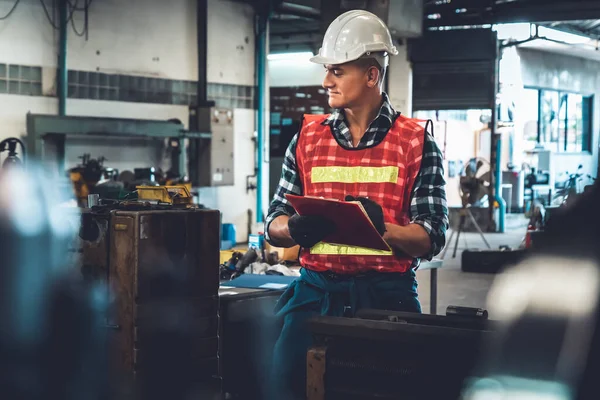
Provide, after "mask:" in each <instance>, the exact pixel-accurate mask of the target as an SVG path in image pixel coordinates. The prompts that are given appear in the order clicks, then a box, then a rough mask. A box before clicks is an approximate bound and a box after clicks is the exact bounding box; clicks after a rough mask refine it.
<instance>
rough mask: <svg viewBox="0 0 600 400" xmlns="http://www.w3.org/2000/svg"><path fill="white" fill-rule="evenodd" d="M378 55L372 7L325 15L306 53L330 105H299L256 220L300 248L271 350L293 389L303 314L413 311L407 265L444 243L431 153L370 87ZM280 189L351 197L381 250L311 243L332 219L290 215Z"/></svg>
mask: <svg viewBox="0 0 600 400" xmlns="http://www.w3.org/2000/svg"><path fill="white" fill-rule="evenodd" d="M389 54H392V55H396V54H398V51H397V50H396V47H395V46H394V45H393V43H392V38H391V35H390V32H389V30H388V28H387V27H386V25H385V24H384V23H383V21H381V20H380V19H379V18H378V17H377V16H375V15H374V14H371V13H369V12H366V11H361V10H357V11H349V12H347V13H344V14H342V15H341V16H339V17H338V18H337V19H336V20H335V21H333V22H332V23H331V25H330V26H329V28H328V30H327V32H326V34H325V38H324V40H323V46H322V48H321V49H320V51H319V54H318V55H317V56H315V57H313V58H312V59H311V61H313V62H315V63H318V64H323V65H324V67H325V79H324V81H323V87H324V88H325V89H327V91H328V94H329V105H330V106H331V107H332V108H333V109H334V111H333V113H332V114H331V115H329V116H325V115H307V116H305V119H304V121H303V123H302V126H301V128H300V132H299V134H298V135H296V136H295V137H294V138H293V139H292V141H291V143H290V145H289V147H288V149H287V152H286V156H285V161H284V164H283V171H282V177H281V181H280V183H279V188H278V189H277V191H276V194H275V197H274V199H273V202H272V203H271V206H270V208H269V212H268V216H267V219H266V221H265V232H266V239H267V240H268V241H269V242H270V243H271V244H273V245H275V246H282V247H291V246H294V245H296V244H298V245H300V246H301V247H302V249H301V253H300V263H301V264H302V266H303V269H302V271H301V277H300V278H298V279H297V280H296V281H295V282H293V283H292V285H290V287H289V288H288V290H286V292H285V293H284V295H283V296H282V298H281V299H280V300H279V302H278V306H277V311H278V315H280V316H282V317H283V318H284V327H283V330H282V332H281V336H280V338H279V340H278V342H277V345H276V347H275V356H274V372H275V376H274V381H275V382H276V383H277V384H278V385H279V386H280V389H291V390H292V391H293V392H294V393H295V394H296V395H298V397H302V393H303V391H304V386H305V381H306V378H305V377H306V366H305V365H306V351H307V349H308V347H309V346H310V343H311V340H312V338H311V335H310V333H309V331H308V329H307V328H306V321H307V319H309V318H310V317H312V316H314V315H318V314H322V315H333V316H342V315H347V316H352V315H354V313H355V312H356V310H357V309H359V308H378V309H388V310H399V311H413V312H420V311H421V307H420V304H419V301H418V299H417V282H416V279H415V272H414V270H415V268H416V267H418V265H419V259H420V258H426V259H431V258H432V257H433V256H434V255H436V254H438V253H439V252H440V251H441V249H442V248H443V246H444V244H445V232H446V229H447V225H448V217H447V212H448V211H447V207H446V199H445V197H446V195H445V190H444V184H445V182H444V178H443V170H442V157H441V154H440V151H439V149H438V147H437V146H436V144H435V142H434V140H433V137H432V136H431V135H429V134H427V133H426V132H425V129H424V128H423V127H422V126H421V125H420V124H419V122H420V121H416V120H412V119H410V118H407V117H404V116H402V115H399V113H396V112H395V111H394V109H393V108H392V106H391V104H390V101H389V98H388V96H387V95H386V94H385V93H383V92H382V85H383V79H384V75H385V70H386V67H387V65H388V55H389ZM285 194H295V195H309V196H319V197H326V198H335V199H338V200H357V201H360V202H361V203H362V204H363V206H364V208H365V210H366V211H367V214H368V215H369V217H370V219H371V221H372V222H373V224H374V225H375V227H376V228H377V229H378V230H379V232H380V233H381V234H382V235H383V238H384V239H385V240H386V241H387V243H388V244H389V245H390V247H391V248H392V249H393V251H392V252H385V251H383V252H382V251H380V250H374V249H365V248H358V247H352V246H341V245H334V244H330V243H323V242H321V241H322V240H323V239H325V238H326V236H327V235H329V234H331V233H332V232H333V231H334V230H335V226H334V225H333V223H332V222H331V221H329V220H328V219H326V218H320V217H315V216H299V215H297V214H295V212H294V209H293V208H292V207H291V206H290V204H289V203H288V202H287V201H286V199H285ZM277 398H279V399H287V398H292V397H291V395H290V394H289V393H279V394H278V395H277Z"/></svg>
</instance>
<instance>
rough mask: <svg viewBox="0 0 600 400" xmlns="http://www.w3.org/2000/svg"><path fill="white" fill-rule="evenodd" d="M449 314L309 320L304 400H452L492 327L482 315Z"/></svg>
mask: <svg viewBox="0 0 600 400" xmlns="http://www.w3.org/2000/svg"><path fill="white" fill-rule="evenodd" d="M454 309H456V308H454ZM448 311H451V310H450V307H449V310H448ZM448 311H447V314H448V315H447V316H439V315H426V314H415V313H406V312H397V311H385V310H366V309H365V310H360V311H359V312H358V313H357V317H356V318H341V317H316V318H315V319H313V320H311V321H310V322H309V327H310V330H311V332H312V333H313V336H314V345H313V346H312V347H311V348H310V349H309V351H308V355H307V388H306V393H307V398H308V399H309V400H325V399H327V400H334V399H336V400H337V399H340V400H341V399H343V400H354V399H361V400H365V399H390V400H391V399H413V400H420V399H423V400H431V399H437V400H455V399H457V397H458V395H459V394H460V390H461V385H462V381H463V379H465V378H466V377H467V376H468V375H469V373H470V372H471V369H472V368H473V366H474V365H475V364H476V361H477V356H478V350H479V348H478V347H479V343H480V342H481V341H482V340H484V339H485V338H486V337H487V336H489V334H490V333H491V332H492V331H493V330H494V326H495V323H494V322H491V321H487V314H486V313H485V312H484V311H485V310H477V311H476V312H474V313H471V314H472V315H473V316H472V317H466V316H464V315H463V316H455V315H452V316H450V313H449V312H448Z"/></svg>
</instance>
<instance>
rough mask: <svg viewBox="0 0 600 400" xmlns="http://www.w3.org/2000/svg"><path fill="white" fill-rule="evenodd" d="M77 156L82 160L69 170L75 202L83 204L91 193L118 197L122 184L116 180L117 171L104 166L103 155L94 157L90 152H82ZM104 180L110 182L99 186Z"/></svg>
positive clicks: (121, 190) (104, 159)
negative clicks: (81, 154) (82, 153)
mask: <svg viewBox="0 0 600 400" xmlns="http://www.w3.org/2000/svg"><path fill="white" fill-rule="evenodd" d="M79 158H80V159H81V160H82V161H81V164H79V165H78V166H76V167H74V168H71V169H70V170H69V178H70V179H71V183H72V184H73V190H74V192H75V197H76V198H77V203H78V204H79V205H80V206H85V205H86V204H87V203H86V201H87V197H88V195H89V194H91V193H99V194H102V195H103V196H102V197H111V198H114V197H116V198H119V195H120V194H121V192H123V185H122V184H119V183H117V182H116V178H117V175H118V174H119V171H118V170H115V169H113V168H106V167H104V161H106V158H104V157H98V158H97V159H94V158H91V156H90V154H84V155H83V156H81V157H79ZM106 182H110V183H111V184H109V185H106V184H105V185H104V186H103V187H100V186H101V184H103V183H106ZM110 189H112V190H110ZM111 192H116V193H111Z"/></svg>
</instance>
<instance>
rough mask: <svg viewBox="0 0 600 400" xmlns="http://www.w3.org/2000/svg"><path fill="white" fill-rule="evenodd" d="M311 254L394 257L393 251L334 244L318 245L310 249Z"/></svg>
mask: <svg viewBox="0 0 600 400" xmlns="http://www.w3.org/2000/svg"><path fill="white" fill-rule="evenodd" d="M310 254H323V255H335V256H392V255H394V253H393V252H392V251H391V250H377V249H368V248H366V247H356V246H346V245H339V244H332V243H323V242H320V243H317V244H316V245H314V246H313V247H312V248H311V249H310Z"/></svg>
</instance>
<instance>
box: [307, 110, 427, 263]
mask: <svg viewBox="0 0 600 400" xmlns="http://www.w3.org/2000/svg"><path fill="white" fill-rule="evenodd" d="M326 118H327V115H306V116H305V117H304V121H303V123H302V129H301V130H300V135H299V136H298V145H297V147H296V163H297V169H298V173H299V175H300V178H301V180H302V187H303V190H304V195H305V196H319V197H325V198H332V199H338V200H343V199H344V198H345V197H346V195H353V196H363V197H369V199H371V200H373V201H376V202H377V203H378V204H379V205H381V206H382V208H383V211H384V218H385V222H390V223H394V224H398V225H407V224H408V223H409V222H410V220H409V209H410V199H411V194H412V189H413V186H414V182H415V179H416V177H417V174H418V173H419V169H420V167H421V159H422V157H423V143H424V140H425V129H424V127H423V126H422V125H421V122H423V121H421V120H416V119H412V118H407V117H404V116H403V115H400V116H398V118H396V121H395V122H394V124H393V126H392V127H391V128H390V130H389V131H388V133H387V135H385V138H384V139H383V141H382V142H381V143H379V144H378V145H376V146H373V147H369V148H366V149H346V148H344V147H342V146H340V144H339V143H338V142H337V141H336V139H335V137H334V135H333V132H332V131H331V127H330V126H329V125H322V122H323V121H324V120H325V119H326ZM412 262H413V258H412V257H409V256H406V255H398V254H394V253H393V252H392V251H382V250H376V249H368V248H361V247H354V246H341V245H336V244H329V243H323V242H321V243H318V244H316V245H315V246H314V247H312V248H311V249H302V251H301V252H300V263H301V264H302V266H303V267H305V268H307V269H311V270H314V271H332V272H336V273H340V274H357V273H361V272H367V271H373V270H375V271H380V272H406V271H407V270H408V269H409V268H410V266H411V264H412Z"/></svg>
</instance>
